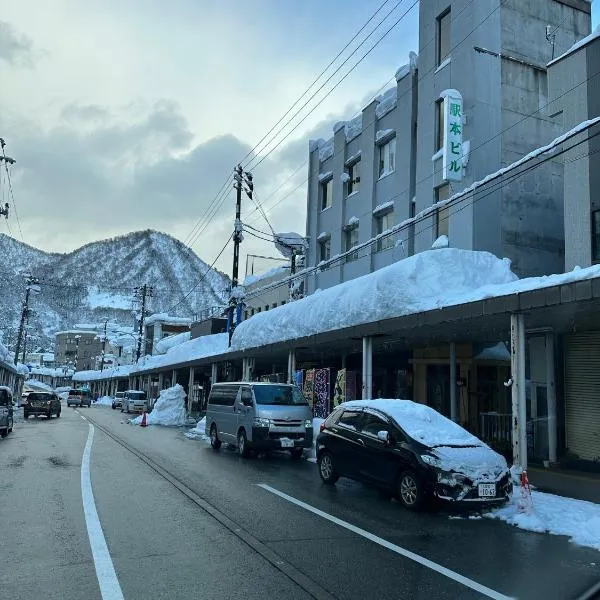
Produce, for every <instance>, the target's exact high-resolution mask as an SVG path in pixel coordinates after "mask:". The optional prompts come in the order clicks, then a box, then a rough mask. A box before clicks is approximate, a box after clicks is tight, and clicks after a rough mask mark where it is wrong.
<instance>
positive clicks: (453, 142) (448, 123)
mask: <svg viewBox="0 0 600 600" xmlns="http://www.w3.org/2000/svg"><path fill="white" fill-rule="evenodd" d="M442 95H443V97H444V154H443V163H442V170H443V174H442V177H443V178H444V179H446V180H449V181H460V180H461V179H462V166H463V150H462V143H463V117H462V114H463V101H462V96H461V95H460V93H459V92H457V91H456V90H447V91H446V92H444V93H443V94H442Z"/></svg>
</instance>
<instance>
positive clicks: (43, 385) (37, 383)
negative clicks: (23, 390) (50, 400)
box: [25, 379, 54, 392]
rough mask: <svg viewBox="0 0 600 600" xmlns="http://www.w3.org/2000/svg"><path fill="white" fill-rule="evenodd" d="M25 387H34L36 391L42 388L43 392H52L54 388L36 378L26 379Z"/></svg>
mask: <svg viewBox="0 0 600 600" xmlns="http://www.w3.org/2000/svg"><path fill="white" fill-rule="evenodd" d="M25 387H29V388H32V389H36V390H37V391H41V390H44V391H45V392H53V391H54V388H53V387H52V386H51V385H48V384H47V383H44V382H43V381H38V380H37V379H28V380H27V381H26V382H25Z"/></svg>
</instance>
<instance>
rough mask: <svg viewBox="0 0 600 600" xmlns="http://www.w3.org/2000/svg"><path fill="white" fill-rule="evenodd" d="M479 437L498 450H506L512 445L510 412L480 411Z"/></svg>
mask: <svg viewBox="0 0 600 600" xmlns="http://www.w3.org/2000/svg"><path fill="white" fill-rule="evenodd" d="M479 418H480V423H479V425H480V430H479V437H480V438H481V439H482V440H483V441H484V442H485V443H486V444H489V445H490V446H491V447H492V448H494V449H495V450H497V451H499V452H506V451H508V450H510V448H511V446H512V422H511V419H512V415H511V414H510V413H498V412H487V413H480V414H479Z"/></svg>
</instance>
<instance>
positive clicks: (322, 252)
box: [319, 237, 331, 262]
mask: <svg viewBox="0 0 600 600" xmlns="http://www.w3.org/2000/svg"><path fill="white" fill-rule="evenodd" d="M330 258H331V240H330V239H329V238H328V237H327V238H324V239H322V240H319V262H324V261H327V260H329V259H330Z"/></svg>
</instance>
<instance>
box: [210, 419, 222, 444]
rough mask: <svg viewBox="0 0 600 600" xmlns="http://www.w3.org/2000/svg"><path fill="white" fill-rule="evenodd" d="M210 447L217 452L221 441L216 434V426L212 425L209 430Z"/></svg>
mask: <svg viewBox="0 0 600 600" xmlns="http://www.w3.org/2000/svg"><path fill="white" fill-rule="evenodd" d="M210 445H211V446H212V447H213V450H218V449H219V448H220V447H221V440H220V439H219V436H218V434H217V426H216V425H215V424H214V423H213V424H212V425H211V428H210Z"/></svg>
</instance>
